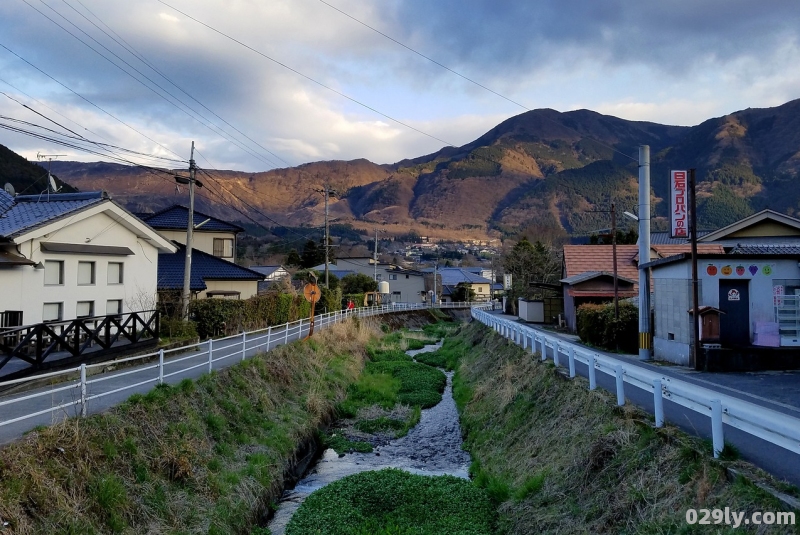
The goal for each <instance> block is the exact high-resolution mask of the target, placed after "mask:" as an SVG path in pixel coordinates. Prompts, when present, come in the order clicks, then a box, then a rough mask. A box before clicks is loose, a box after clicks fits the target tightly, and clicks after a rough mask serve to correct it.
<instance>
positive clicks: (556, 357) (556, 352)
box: [553, 342, 561, 368]
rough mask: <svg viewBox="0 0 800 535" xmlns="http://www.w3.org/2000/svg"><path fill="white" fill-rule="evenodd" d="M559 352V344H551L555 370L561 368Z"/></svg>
mask: <svg viewBox="0 0 800 535" xmlns="http://www.w3.org/2000/svg"><path fill="white" fill-rule="evenodd" d="M560 352H561V344H559V343H558V342H554V343H553V362H554V363H555V365H556V368H558V367H559V366H561V355H559V353H560Z"/></svg>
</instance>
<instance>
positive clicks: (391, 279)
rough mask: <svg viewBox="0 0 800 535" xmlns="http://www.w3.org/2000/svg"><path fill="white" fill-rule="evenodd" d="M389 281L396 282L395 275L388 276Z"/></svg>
mask: <svg viewBox="0 0 800 535" xmlns="http://www.w3.org/2000/svg"><path fill="white" fill-rule="evenodd" d="M389 280H390V281H396V280H397V275H396V274H391V275H389Z"/></svg>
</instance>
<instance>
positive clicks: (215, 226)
mask: <svg viewBox="0 0 800 535" xmlns="http://www.w3.org/2000/svg"><path fill="white" fill-rule="evenodd" d="M138 215H139V217H140V218H141V220H142V221H144V222H146V223H147V224H148V225H150V226H151V227H153V228H154V229H156V230H186V226H187V225H186V223H187V221H188V220H189V209H188V208H186V207H185V206H180V205H177V204H176V205H174V206H170V207H169V208H165V209H164V210H161V211H160V212H156V213H155V214H138ZM193 215H194V217H193V221H194V224H195V226H197V225H199V224H200V223H202V222H203V221H205V220H209V221H208V223H205V224H204V225H203V226H202V227H200V228H198V229H197V232H203V231H206V232H242V231H243V230H244V229H243V228H242V227H239V226H236V225H233V224H231V223H228V222H226V221H223V220H221V219H217V218H216V217H211V216H209V215H206V214H203V213H200V212H198V211H195V212H194V214H193Z"/></svg>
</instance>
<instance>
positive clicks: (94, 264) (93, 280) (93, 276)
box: [78, 260, 97, 286]
mask: <svg viewBox="0 0 800 535" xmlns="http://www.w3.org/2000/svg"><path fill="white" fill-rule="evenodd" d="M86 265H89V266H90V269H91V272H90V279H91V281H90V282H81V275H82V273H81V266H86ZM96 282H97V262H95V261H94V260H91V261H89V260H81V261H79V262H78V286H94V285H95V283H96Z"/></svg>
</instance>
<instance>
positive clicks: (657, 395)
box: [653, 379, 664, 427]
mask: <svg viewBox="0 0 800 535" xmlns="http://www.w3.org/2000/svg"><path fill="white" fill-rule="evenodd" d="M653 415H654V416H655V418H656V427H664V395H663V392H662V391H661V380H660V379H654V380H653Z"/></svg>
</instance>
